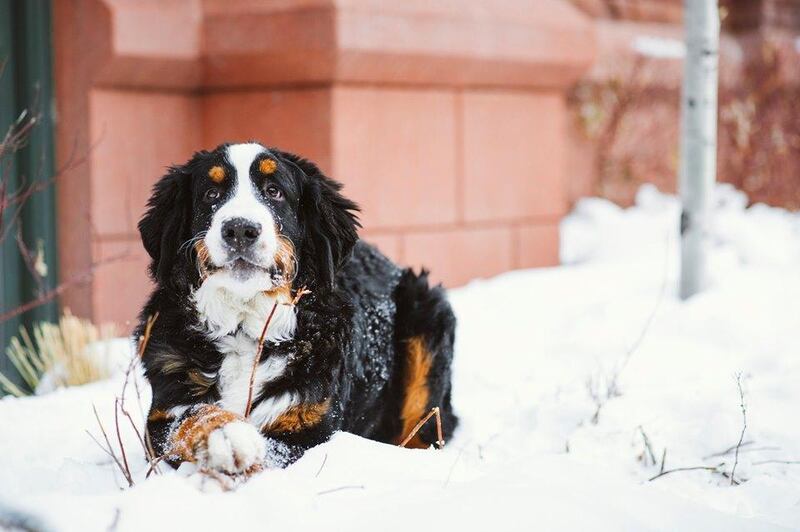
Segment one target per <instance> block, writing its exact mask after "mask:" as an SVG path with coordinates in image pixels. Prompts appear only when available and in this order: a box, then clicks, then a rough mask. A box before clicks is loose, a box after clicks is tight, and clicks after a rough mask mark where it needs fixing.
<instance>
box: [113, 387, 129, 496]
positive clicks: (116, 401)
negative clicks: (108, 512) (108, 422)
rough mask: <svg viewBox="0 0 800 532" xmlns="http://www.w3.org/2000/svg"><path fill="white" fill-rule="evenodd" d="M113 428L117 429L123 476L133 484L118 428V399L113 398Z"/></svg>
mask: <svg viewBox="0 0 800 532" xmlns="http://www.w3.org/2000/svg"><path fill="white" fill-rule="evenodd" d="M114 428H115V429H116V431H117V441H118V442H119V452H120V454H121V455H122V463H123V464H124V465H125V472H126V474H125V477H126V478H127V479H128V483H129V484H130V485H131V486H133V476H132V475H131V468H130V466H129V465H128V456H127V454H126V453H125V444H124V443H122V433H121V432H120V430H119V399H118V398H116V399H114Z"/></svg>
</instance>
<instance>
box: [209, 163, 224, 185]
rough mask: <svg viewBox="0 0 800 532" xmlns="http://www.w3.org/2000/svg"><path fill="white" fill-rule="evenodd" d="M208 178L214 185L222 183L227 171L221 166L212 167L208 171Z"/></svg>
mask: <svg viewBox="0 0 800 532" xmlns="http://www.w3.org/2000/svg"><path fill="white" fill-rule="evenodd" d="M208 178H209V179H211V181H213V182H214V183H222V180H223V179H225V169H224V168H223V167H221V166H212V167H211V170H209V171H208Z"/></svg>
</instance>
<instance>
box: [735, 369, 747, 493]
mask: <svg viewBox="0 0 800 532" xmlns="http://www.w3.org/2000/svg"><path fill="white" fill-rule="evenodd" d="M736 387H737V388H738V389H739V406H740V407H741V408H742V432H741V434H740V435H739V441H738V442H737V443H736V451H735V453H734V458H733V467H732V468H731V486H733V484H734V482H735V480H734V478H735V477H734V475H735V474H736V466H737V465H739V449H740V448H741V447H742V442H743V441H744V433H745V431H746V430H747V407H746V406H745V403H744V390H742V374H741V373H738V374H737V375H736Z"/></svg>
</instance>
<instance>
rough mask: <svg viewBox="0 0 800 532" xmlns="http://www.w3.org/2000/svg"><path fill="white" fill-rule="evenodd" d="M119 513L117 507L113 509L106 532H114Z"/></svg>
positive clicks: (117, 523)
mask: <svg viewBox="0 0 800 532" xmlns="http://www.w3.org/2000/svg"><path fill="white" fill-rule="evenodd" d="M121 514H122V510H120V509H119V508H116V509H114V518H113V519H111V524H110V525H108V528H107V529H106V530H107V531H108V532H114V531H115V530H116V529H117V527H118V526H119V517H120V515H121Z"/></svg>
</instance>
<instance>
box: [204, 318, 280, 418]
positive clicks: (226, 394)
mask: <svg viewBox="0 0 800 532" xmlns="http://www.w3.org/2000/svg"><path fill="white" fill-rule="evenodd" d="M215 344H216V345H217V349H219V351H220V353H222V354H223V355H224V358H223V359H222V366H220V369H219V379H218V381H217V386H218V388H219V393H220V401H219V404H220V406H221V407H222V408H224V409H225V410H230V411H231V412H236V413H238V414H244V410H245V408H246V406H247V395H248V393H249V390H250V375H251V373H252V371H253V361H254V359H255V356H256V341H255V340H253V339H252V338H250V337H249V336H247V335H245V334H244V333H242V332H239V333H237V334H234V335H230V336H224V337H222V338H220V339H219V340H217V341H216V342H215ZM286 363H287V360H286V357H285V356H280V357H278V356H271V357H269V358H267V359H266V360H263V361H262V362H261V364H260V365H259V366H258V369H257V370H256V376H255V379H254V381H253V390H254V392H257V391H258V390H260V389H261V387H262V386H263V385H264V384H265V383H267V382H269V381H271V380H274V379H276V378H278V377H280V376H281V375H282V374H283V372H284V370H285V369H286Z"/></svg>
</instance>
